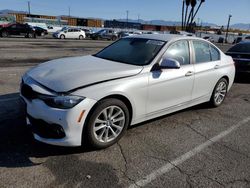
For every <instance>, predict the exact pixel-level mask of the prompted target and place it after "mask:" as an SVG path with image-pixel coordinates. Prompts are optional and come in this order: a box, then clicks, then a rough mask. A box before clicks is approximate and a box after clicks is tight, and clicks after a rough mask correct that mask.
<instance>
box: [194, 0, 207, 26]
mask: <svg viewBox="0 0 250 188" xmlns="http://www.w3.org/2000/svg"><path fill="white" fill-rule="evenodd" d="M204 2H205V0H200V4H199V6H198V8H197V9H196V11H195V14H194V15H193V16H192V19H191V23H192V22H193V21H194V18H195V16H196V15H197V13H198V11H199V10H200V8H201V5H202V3H204Z"/></svg>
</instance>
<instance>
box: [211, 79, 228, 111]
mask: <svg viewBox="0 0 250 188" xmlns="http://www.w3.org/2000/svg"><path fill="white" fill-rule="evenodd" d="M227 88H228V81H227V80H226V79H225V78H221V79H220V80H219V81H218V82H217V84H216V85H215V88H214V91H213V94H212V96H211V99H210V104H211V105H212V106H213V107H218V106H220V105H221V104H222V103H223V101H224V100H225V98H226V95H227Z"/></svg>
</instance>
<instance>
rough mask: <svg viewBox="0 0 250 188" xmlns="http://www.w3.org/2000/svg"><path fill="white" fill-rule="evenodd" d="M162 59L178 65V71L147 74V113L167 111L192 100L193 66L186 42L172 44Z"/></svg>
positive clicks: (163, 70)
mask: <svg viewBox="0 0 250 188" xmlns="http://www.w3.org/2000/svg"><path fill="white" fill-rule="evenodd" d="M164 57H166V58H170V59H175V60H177V61H178V62H179V63H180V68H179V69H162V70H155V71H151V72H150V74H149V87H148V103H147V113H148V114H150V115H153V114H154V113H157V112H160V111H165V110H168V109H169V108H170V107H175V106H179V105H183V104H184V103H186V102H188V101H190V100H191V99H192V90H193V84H194V66H193V64H191V61H190V48H189V42H188V41H187V40H180V41H177V42H175V43H173V44H172V45H171V46H170V47H169V48H168V49H167V51H166V52H165V54H164Z"/></svg>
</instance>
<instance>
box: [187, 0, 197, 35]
mask: <svg viewBox="0 0 250 188" xmlns="http://www.w3.org/2000/svg"><path fill="white" fill-rule="evenodd" d="M190 4H191V7H192V8H191V10H190V12H189V16H188V20H187V24H186V30H187V29H188V27H190V26H191V25H192V21H191V20H192V19H193V16H194V8H195V6H196V4H197V1H196V0H191V1H190Z"/></svg>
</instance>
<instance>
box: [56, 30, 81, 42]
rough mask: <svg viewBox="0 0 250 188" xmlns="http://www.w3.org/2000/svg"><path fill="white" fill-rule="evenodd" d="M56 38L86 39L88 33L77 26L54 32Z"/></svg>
mask: <svg viewBox="0 0 250 188" xmlns="http://www.w3.org/2000/svg"><path fill="white" fill-rule="evenodd" d="M53 37H54V38H60V39H85V38H86V34H85V32H84V31H83V30H81V29H77V28H68V29H62V30H60V31H58V32H56V33H54V34H53Z"/></svg>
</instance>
